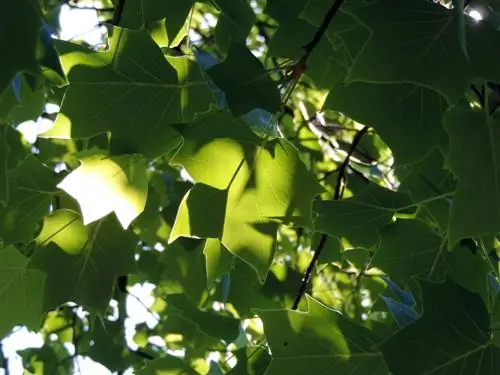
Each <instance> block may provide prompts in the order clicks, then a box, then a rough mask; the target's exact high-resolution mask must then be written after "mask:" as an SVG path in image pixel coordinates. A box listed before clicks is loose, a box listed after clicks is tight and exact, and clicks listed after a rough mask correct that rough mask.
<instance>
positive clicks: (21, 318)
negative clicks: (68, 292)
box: [0, 246, 45, 336]
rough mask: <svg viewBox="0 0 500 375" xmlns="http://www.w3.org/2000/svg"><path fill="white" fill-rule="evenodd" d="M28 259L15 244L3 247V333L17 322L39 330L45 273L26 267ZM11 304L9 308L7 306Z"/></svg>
mask: <svg viewBox="0 0 500 375" xmlns="http://www.w3.org/2000/svg"><path fill="white" fill-rule="evenodd" d="M27 264H28V258H26V257H25V256H24V255H22V254H21V253H20V252H19V250H17V249H16V248H14V247H13V246H8V247H6V248H4V249H0V285H2V288H1V289H0V301H1V303H2V305H3V306H4V308H3V309H2V310H1V311H0V335H2V336H3V335H5V334H7V333H8V332H9V331H10V330H11V329H12V327H13V326H15V325H19V324H21V325H26V326H27V327H28V328H30V329H38V328H39V326H40V321H41V318H42V312H43V311H42V303H43V298H42V296H43V288H44V284H45V275H44V274H43V273H42V272H40V271H37V270H30V269H28V268H27ZM7 306H8V307H9V308H8V309H7V308H6V307H7Z"/></svg>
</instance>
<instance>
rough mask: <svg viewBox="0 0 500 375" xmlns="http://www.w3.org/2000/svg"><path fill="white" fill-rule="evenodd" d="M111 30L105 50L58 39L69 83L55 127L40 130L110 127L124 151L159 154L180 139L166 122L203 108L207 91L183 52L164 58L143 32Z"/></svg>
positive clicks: (70, 132)
mask: <svg viewBox="0 0 500 375" xmlns="http://www.w3.org/2000/svg"><path fill="white" fill-rule="evenodd" d="M110 32H111V37H110V40H109V44H110V49H109V51H106V52H95V51H92V50H89V49H87V48H85V47H82V46H79V45H76V44H72V43H68V42H58V43H57V48H58V50H59V52H60V53H61V55H62V57H61V59H62V64H63V67H64V70H65V72H66V73H67V75H68V80H69V82H70V84H69V87H68V88H67V90H66V93H65V95H64V99H63V102H62V107H61V113H60V114H59V115H58V117H57V119H56V122H55V124H54V127H53V128H52V129H50V130H49V131H48V132H46V133H44V134H43V136H44V137H55V138H70V137H73V138H88V137H91V136H93V135H96V134H99V133H103V132H106V131H111V132H112V135H113V142H116V143H117V144H119V145H120V147H121V148H123V149H128V150H129V153H130V151H132V152H141V153H143V154H144V155H145V156H146V157H148V158H149V157H151V158H154V157H158V156H160V155H162V154H164V153H167V152H168V151H170V150H171V149H173V148H175V147H177V146H178V145H179V143H180V138H179V135H178V133H177V132H176V131H175V130H174V129H173V128H171V127H169V126H168V125H170V124H173V123H178V122H185V121H190V120H192V119H193V118H194V117H195V115H196V114H197V113H198V112H203V111H206V110H208V108H209V105H210V103H211V102H212V100H213V96H212V93H211V91H210V89H209V88H208V86H207V82H206V79H205V78H204V77H203V76H202V75H201V72H200V71H199V69H198V67H197V66H196V64H195V63H193V62H191V61H190V60H189V59H188V58H187V57H171V58H169V60H168V61H167V59H166V58H165V57H164V56H163V55H162V53H161V50H160V48H159V47H158V46H157V45H156V44H155V43H154V42H153V40H152V39H151V38H150V37H149V36H148V34H147V33H146V32H144V31H131V30H126V29H120V28H114V29H112V30H110ZM145 98H148V100H147V101H144V99H145Z"/></svg>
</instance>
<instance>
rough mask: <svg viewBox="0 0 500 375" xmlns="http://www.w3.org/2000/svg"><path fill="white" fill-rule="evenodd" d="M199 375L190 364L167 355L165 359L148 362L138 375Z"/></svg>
mask: <svg viewBox="0 0 500 375" xmlns="http://www.w3.org/2000/svg"><path fill="white" fill-rule="evenodd" d="M162 374H165V375H199V373H198V372H196V371H195V370H194V369H193V368H192V367H191V366H189V364H187V363H186V362H185V361H183V360H182V359H180V358H178V357H174V356H173V355H169V354H167V355H166V356H165V357H163V358H158V359H155V360H152V361H148V362H147V364H146V367H145V368H143V369H141V370H139V371H137V375H162Z"/></svg>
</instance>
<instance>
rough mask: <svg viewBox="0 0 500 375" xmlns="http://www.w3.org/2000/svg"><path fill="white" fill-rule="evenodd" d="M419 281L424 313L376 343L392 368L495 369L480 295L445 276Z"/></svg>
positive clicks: (407, 372) (418, 371)
mask: <svg viewBox="0 0 500 375" xmlns="http://www.w3.org/2000/svg"><path fill="white" fill-rule="evenodd" d="M420 285H421V288H422V292H423V299H424V314H423V316H422V317H421V318H420V319H419V320H417V321H416V322H415V323H413V324H410V325H409V326H407V327H405V328H403V329H402V330H401V331H399V332H397V333H396V334H395V335H394V336H392V337H391V338H389V339H388V340H387V341H385V342H384V343H383V344H381V345H380V350H381V351H382V353H383V354H384V359H385V361H386V362H387V365H388V367H389V370H390V371H391V373H392V374H394V375H422V374H436V375H444V374H484V375H493V374H497V373H498V371H500V355H499V354H500V349H499V348H497V347H496V346H494V345H493V341H492V339H491V332H490V330H489V317H488V311H487V310H486V308H485V306H484V304H483V302H482V300H481V297H479V295H477V294H475V293H471V292H469V291H467V290H465V289H463V288H461V287H460V286H458V285H457V284H455V283H453V282H452V281H450V280H446V281H445V283H443V284H432V283H428V282H421V283H420Z"/></svg>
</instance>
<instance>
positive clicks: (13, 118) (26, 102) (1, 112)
mask: <svg viewBox="0 0 500 375" xmlns="http://www.w3.org/2000/svg"><path fill="white" fill-rule="evenodd" d="M44 105H45V92H44V90H43V89H36V90H33V89H32V88H31V87H30V86H29V85H28V83H27V82H26V79H24V78H21V93H20V97H19V99H18V98H17V96H16V93H15V91H14V88H13V87H12V86H9V87H7V88H6V89H5V90H4V91H3V92H2V93H1V94H0V120H3V121H5V122H6V123H8V124H15V125H17V124H19V123H21V122H24V121H28V120H36V119H37V118H38V116H39V115H40V114H41V113H42V110H43V106H44Z"/></svg>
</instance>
